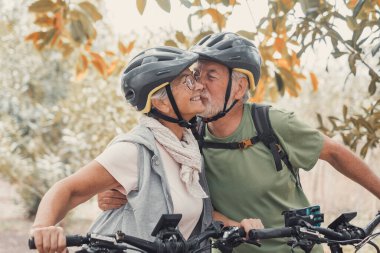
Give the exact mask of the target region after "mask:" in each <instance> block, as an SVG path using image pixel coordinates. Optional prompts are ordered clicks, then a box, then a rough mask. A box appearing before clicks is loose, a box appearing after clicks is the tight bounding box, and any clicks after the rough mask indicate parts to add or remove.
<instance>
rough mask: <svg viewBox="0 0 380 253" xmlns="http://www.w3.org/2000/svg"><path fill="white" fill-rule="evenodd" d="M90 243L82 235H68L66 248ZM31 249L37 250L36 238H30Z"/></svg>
mask: <svg viewBox="0 0 380 253" xmlns="http://www.w3.org/2000/svg"><path fill="white" fill-rule="evenodd" d="M87 242H88V239H87V237H85V236H81V235H68V236H66V247H75V246H82V245H83V244H86V243H87ZM28 245H29V249H36V245H35V243H34V238H29V241H28Z"/></svg>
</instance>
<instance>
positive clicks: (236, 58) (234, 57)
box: [230, 55, 241, 61]
mask: <svg viewBox="0 0 380 253" xmlns="http://www.w3.org/2000/svg"><path fill="white" fill-rule="evenodd" d="M230 60H231V61H239V60H241V56H240V55H235V56H232V57H230Z"/></svg>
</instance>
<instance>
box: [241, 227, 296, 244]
mask: <svg viewBox="0 0 380 253" xmlns="http://www.w3.org/2000/svg"><path fill="white" fill-rule="evenodd" d="M293 230H294V229H293V228H291V227H290V228H288V227H285V228H264V229H252V230H250V231H249V232H248V238H249V239H250V240H254V241H255V240H260V239H272V238H282V237H290V236H292V235H294V231H293Z"/></svg>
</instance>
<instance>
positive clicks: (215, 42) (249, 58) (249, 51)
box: [190, 32, 261, 90]
mask: <svg viewBox="0 0 380 253" xmlns="http://www.w3.org/2000/svg"><path fill="white" fill-rule="evenodd" d="M190 50H191V51H192V52H194V53H197V54H199V57H200V59H205V60H210V61H215V62H219V63H221V64H223V65H225V66H227V67H228V68H230V69H232V70H235V71H238V72H241V73H244V74H246V75H247V76H248V78H249V83H250V88H251V89H252V90H253V89H254V88H255V86H256V85H257V83H258V82H259V80H260V66H261V56H260V53H259V51H258V50H257V48H256V46H255V45H254V44H253V43H252V42H250V41H249V40H247V39H245V38H243V37H241V36H240V35H238V34H235V33H232V32H221V33H216V34H210V35H207V36H206V37H204V38H202V39H201V40H200V41H199V42H198V43H197V44H195V45H194V46H193V47H192V48H191V49H190Z"/></svg>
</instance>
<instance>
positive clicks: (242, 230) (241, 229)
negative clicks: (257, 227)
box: [238, 228, 247, 237]
mask: <svg viewBox="0 0 380 253" xmlns="http://www.w3.org/2000/svg"><path fill="white" fill-rule="evenodd" d="M238 232H239V236H240V237H245V236H246V235H247V233H246V232H245V231H244V228H239V230H238Z"/></svg>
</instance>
